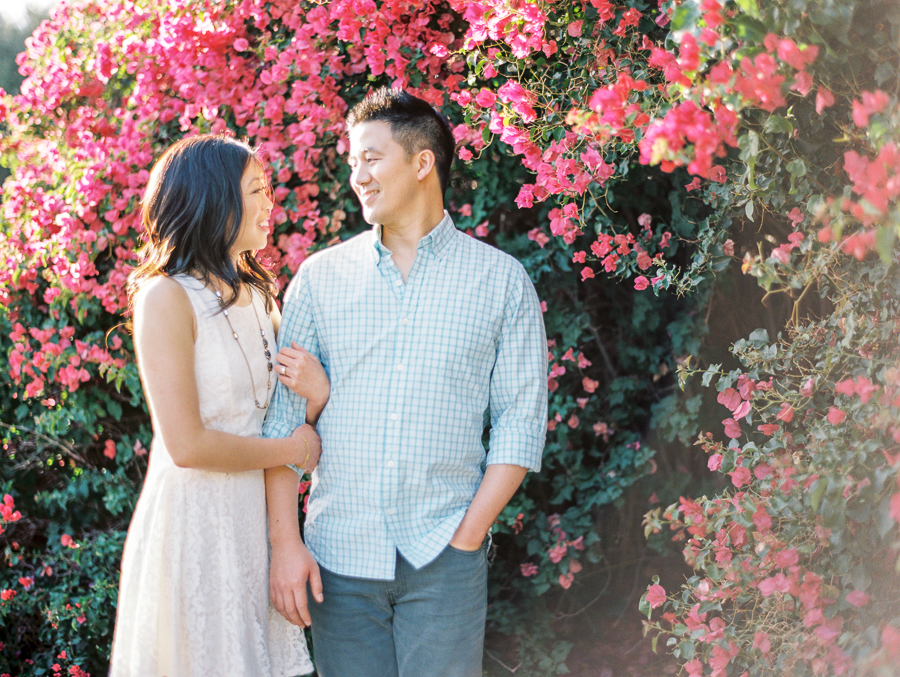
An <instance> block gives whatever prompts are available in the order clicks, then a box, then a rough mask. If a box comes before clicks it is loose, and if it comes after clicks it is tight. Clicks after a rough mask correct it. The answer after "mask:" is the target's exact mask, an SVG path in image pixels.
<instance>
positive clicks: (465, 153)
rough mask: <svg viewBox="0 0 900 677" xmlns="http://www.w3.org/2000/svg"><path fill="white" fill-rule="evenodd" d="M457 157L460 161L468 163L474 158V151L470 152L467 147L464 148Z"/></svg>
mask: <svg viewBox="0 0 900 677" xmlns="http://www.w3.org/2000/svg"><path fill="white" fill-rule="evenodd" d="M457 156H459V159H460V160H462V161H463V162H468V161H469V160H471V159H472V157H473V156H472V151H470V150H469V149H468V148H466V147H465V146H463V147H461V148H460V149H459V151H458V152H457Z"/></svg>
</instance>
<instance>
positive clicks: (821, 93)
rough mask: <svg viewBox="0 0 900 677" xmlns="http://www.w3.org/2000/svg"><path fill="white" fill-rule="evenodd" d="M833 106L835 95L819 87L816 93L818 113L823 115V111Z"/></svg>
mask: <svg viewBox="0 0 900 677" xmlns="http://www.w3.org/2000/svg"><path fill="white" fill-rule="evenodd" d="M833 105H834V94H832V93H831V92H830V91H828V90H827V89H825V88H824V87H819V90H818V91H817V92H816V113H818V114H819V115H821V114H822V111H823V110H825V109H826V108H828V107H830V106H833Z"/></svg>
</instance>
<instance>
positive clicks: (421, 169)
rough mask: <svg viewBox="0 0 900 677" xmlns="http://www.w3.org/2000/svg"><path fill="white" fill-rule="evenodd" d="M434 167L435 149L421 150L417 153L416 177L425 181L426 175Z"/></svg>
mask: <svg viewBox="0 0 900 677" xmlns="http://www.w3.org/2000/svg"><path fill="white" fill-rule="evenodd" d="M433 169H434V151H432V150H429V149H427V148H426V149H424V150H420V151H419V152H418V153H416V178H417V179H419V181H424V180H425V177H427V176H428V174H429V173H430V172H431V170H433Z"/></svg>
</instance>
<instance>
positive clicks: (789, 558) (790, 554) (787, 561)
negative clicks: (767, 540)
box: [774, 548, 800, 569]
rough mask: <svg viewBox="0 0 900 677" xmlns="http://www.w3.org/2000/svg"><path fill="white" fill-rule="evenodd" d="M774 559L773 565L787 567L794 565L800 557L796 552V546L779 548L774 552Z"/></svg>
mask: <svg viewBox="0 0 900 677" xmlns="http://www.w3.org/2000/svg"><path fill="white" fill-rule="evenodd" d="M774 559H775V566H778V567H781V568H782V569H787V568H788V567H792V566H794V565H795V564H796V563H797V562H798V561H799V560H800V557H799V555H798V554H797V549H796V548H790V549H789V550H779V551H778V552H776V553H775V556H774Z"/></svg>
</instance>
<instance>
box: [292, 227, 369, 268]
mask: <svg viewBox="0 0 900 677" xmlns="http://www.w3.org/2000/svg"><path fill="white" fill-rule="evenodd" d="M373 237H374V234H373V233H372V231H371V230H364V231H363V232H361V233H358V234H356V235H354V236H353V237H351V238H350V239H348V240H344V241H343V242H338V243H336V244H333V245H330V246H328V247H326V248H325V249H320V250H319V251H317V252H315V253H314V254H311V255H310V256H308V257H307V258H306V260H305V261H303V263H302V264H300V270H301V271H309V272H312V271H313V270H315V269H320V268H322V267H330V266H341V265H355V264H356V262H357V261H358V260H359V259H361V258H362V257H363V256H367V255H368V256H371V248H372V247H373V246H374V242H373Z"/></svg>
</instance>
